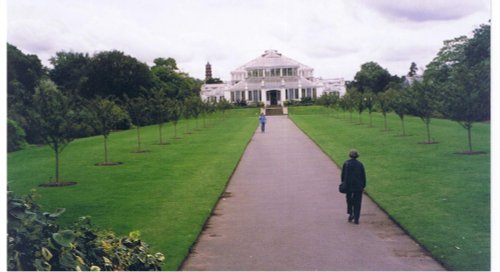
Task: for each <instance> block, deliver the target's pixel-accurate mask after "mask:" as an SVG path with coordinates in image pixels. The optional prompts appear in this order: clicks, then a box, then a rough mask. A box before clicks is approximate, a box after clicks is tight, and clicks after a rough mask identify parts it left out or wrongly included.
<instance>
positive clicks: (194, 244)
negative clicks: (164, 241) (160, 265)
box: [176, 126, 258, 271]
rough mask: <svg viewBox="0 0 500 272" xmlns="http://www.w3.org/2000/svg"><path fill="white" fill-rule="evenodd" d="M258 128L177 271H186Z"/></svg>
mask: <svg viewBox="0 0 500 272" xmlns="http://www.w3.org/2000/svg"><path fill="white" fill-rule="evenodd" d="M257 129H258V126H256V128H255V129H254V132H253V134H252V136H251V137H250V139H248V141H247V143H246V144H245V148H244V149H243V152H242V153H241V156H240V158H239V159H238V162H237V163H236V165H235V167H234V168H233V171H232V172H231V175H229V178H228V179H227V181H226V184H225V185H224V188H223V189H222V191H221V192H220V194H219V198H218V199H217V201H216V202H215V204H214V206H213V207H212V208H211V209H210V213H209V216H208V217H207V218H206V219H205V222H203V225H202V226H201V229H200V231H199V232H198V234H197V235H196V240H194V242H193V243H192V244H191V246H190V247H189V249H188V254H186V256H185V257H184V260H182V262H181V264H180V265H179V267H177V269H176V271H184V269H183V268H184V265H185V264H186V261H187V260H188V259H189V256H190V255H191V254H192V253H193V249H194V248H195V247H196V245H197V244H198V242H199V240H200V237H201V235H202V234H203V232H204V231H205V229H206V228H207V225H208V221H210V218H212V216H213V212H214V211H215V209H216V208H217V206H218V205H219V202H220V201H221V199H222V195H223V194H224V192H226V190H227V187H228V186H229V182H230V181H231V179H232V178H233V176H234V173H235V172H236V169H238V166H240V163H241V159H242V158H243V156H244V155H245V152H246V151H247V148H248V145H249V144H250V143H251V142H252V140H253V137H254V136H255V133H256V131H257Z"/></svg>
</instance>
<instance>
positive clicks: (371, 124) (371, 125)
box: [369, 112, 373, 127]
mask: <svg viewBox="0 0 500 272" xmlns="http://www.w3.org/2000/svg"><path fill="white" fill-rule="evenodd" d="M369 115H370V127H373V123H372V113H371V112H369Z"/></svg>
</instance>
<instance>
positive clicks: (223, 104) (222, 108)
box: [217, 98, 232, 118]
mask: <svg viewBox="0 0 500 272" xmlns="http://www.w3.org/2000/svg"><path fill="white" fill-rule="evenodd" d="M231 107H232V105H231V103H229V101H227V100H226V99H225V98H222V99H221V100H219V103H217V109H218V110H219V111H221V112H222V117H223V118H225V117H226V110H228V109H230V108H231Z"/></svg>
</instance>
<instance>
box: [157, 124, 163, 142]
mask: <svg viewBox="0 0 500 272" xmlns="http://www.w3.org/2000/svg"><path fill="white" fill-rule="evenodd" d="M162 127H163V123H159V124H158V128H159V130H160V144H163V136H162V134H161V131H162Z"/></svg>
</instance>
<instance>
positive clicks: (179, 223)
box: [8, 109, 258, 270]
mask: <svg viewBox="0 0 500 272" xmlns="http://www.w3.org/2000/svg"><path fill="white" fill-rule="evenodd" d="M257 116H258V109H242V110H231V111H228V112H226V118H225V120H222V121H221V120H211V121H210V122H209V123H208V125H209V126H208V127H207V128H203V124H204V122H203V120H202V119H200V121H199V123H198V126H199V129H197V130H196V129H195V128H196V122H195V121H194V120H191V121H190V125H189V128H190V129H191V131H192V134H185V131H186V129H185V128H186V126H185V121H181V122H180V123H179V126H178V136H180V137H181V139H175V140H174V139H172V137H173V126H172V125H171V124H167V125H166V126H165V130H164V134H163V135H164V139H166V140H167V142H168V144H167V145H158V144H157V143H158V142H159V138H158V137H159V136H158V126H149V127H144V128H143V129H141V133H142V135H141V136H142V143H143V149H147V150H149V152H146V153H132V151H134V150H135V149H136V146H137V144H136V131H135V129H133V130H128V131H122V132H115V133H112V134H111V135H110V137H109V143H108V146H109V156H110V160H111V161H119V162H123V164H122V165H119V166H95V165H94V164H95V163H98V162H102V161H103V138H102V136H97V137H89V138H84V139H79V140H75V141H74V142H72V143H71V144H70V145H69V146H68V147H67V148H66V149H65V150H64V152H63V153H62V157H61V162H62V163H61V179H62V180H65V181H77V182H78V184H77V185H75V186H69V187H61V188H42V187H38V185H39V184H40V183H43V182H46V181H48V180H49V179H51V178H52V177H54V174H53V172H54V155H53V152H52V150H51V149H49V148H48V147H46V146H45V147H30V148H28V149H26V150H23V151H19V152H14V153H10V154H8V180H9V187H10V190H12V191H14V192H15V193H17V194H18V195H23V194H26V193H28V192H29V191H30V190H31V189H32V188H36V190H37V192H38V194H39V195H40V196H41V198H40V203H41V204H42V205H43V209H44V210H55V209H56V208H57V207H64V208H66V212H65V213H64V214H63V216H62V218H61V220H62V223H63V224H70V223H73V222H74V221H76V220H77V218H78V217H79V216H82V215H90V216H91V217H92V220H93V223H94V225H96V226H98V227H99V228H102V229H111V230H113V231H115V232H116V233H117V234H120V235H126V234H128V233H129V232H130V231H133V230H140V232H141V234H142V238H143V240H144V241H145V242H146V243H149V244H150V246H151V247H152V249H153V250H154V251H161V252H162V253H164V254H165V255H166V257H167V260H166V262H165V264H164V266H163V267H162V268H163V269H165V270H175V269H177V268H178V267H179V265H180V264H181V262H182V261H183V260H184V258H185V257H186V255H187V254H188V250H189V248H190V247H191V245H192V244H193V242H194V241H195V240H196V239H197V237H198V234H199V232H200V231H201V228H202V226H203V224H204V222H205V220H206V219H207V217H208V216H209V214H210V212H211V210H212V209H213V207H214V205H215V204H216V202H217V200H218V198H219V196H220V194H221V193H222V192H223V191H224V188H225V186H226V184H227V181H228V180H229V178H230V176H231V174H232V173H233V171H234V169H235V167H236V165H237V163H238V162H239V159H240V157H241V155H242V154H243V151H244V150H245V148H246V145H247V144H248V142H249V140H250V139H251V136H252V135H253V132H254V131H255V129H256V127H257V124H258V120H257Z"/></svg>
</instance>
